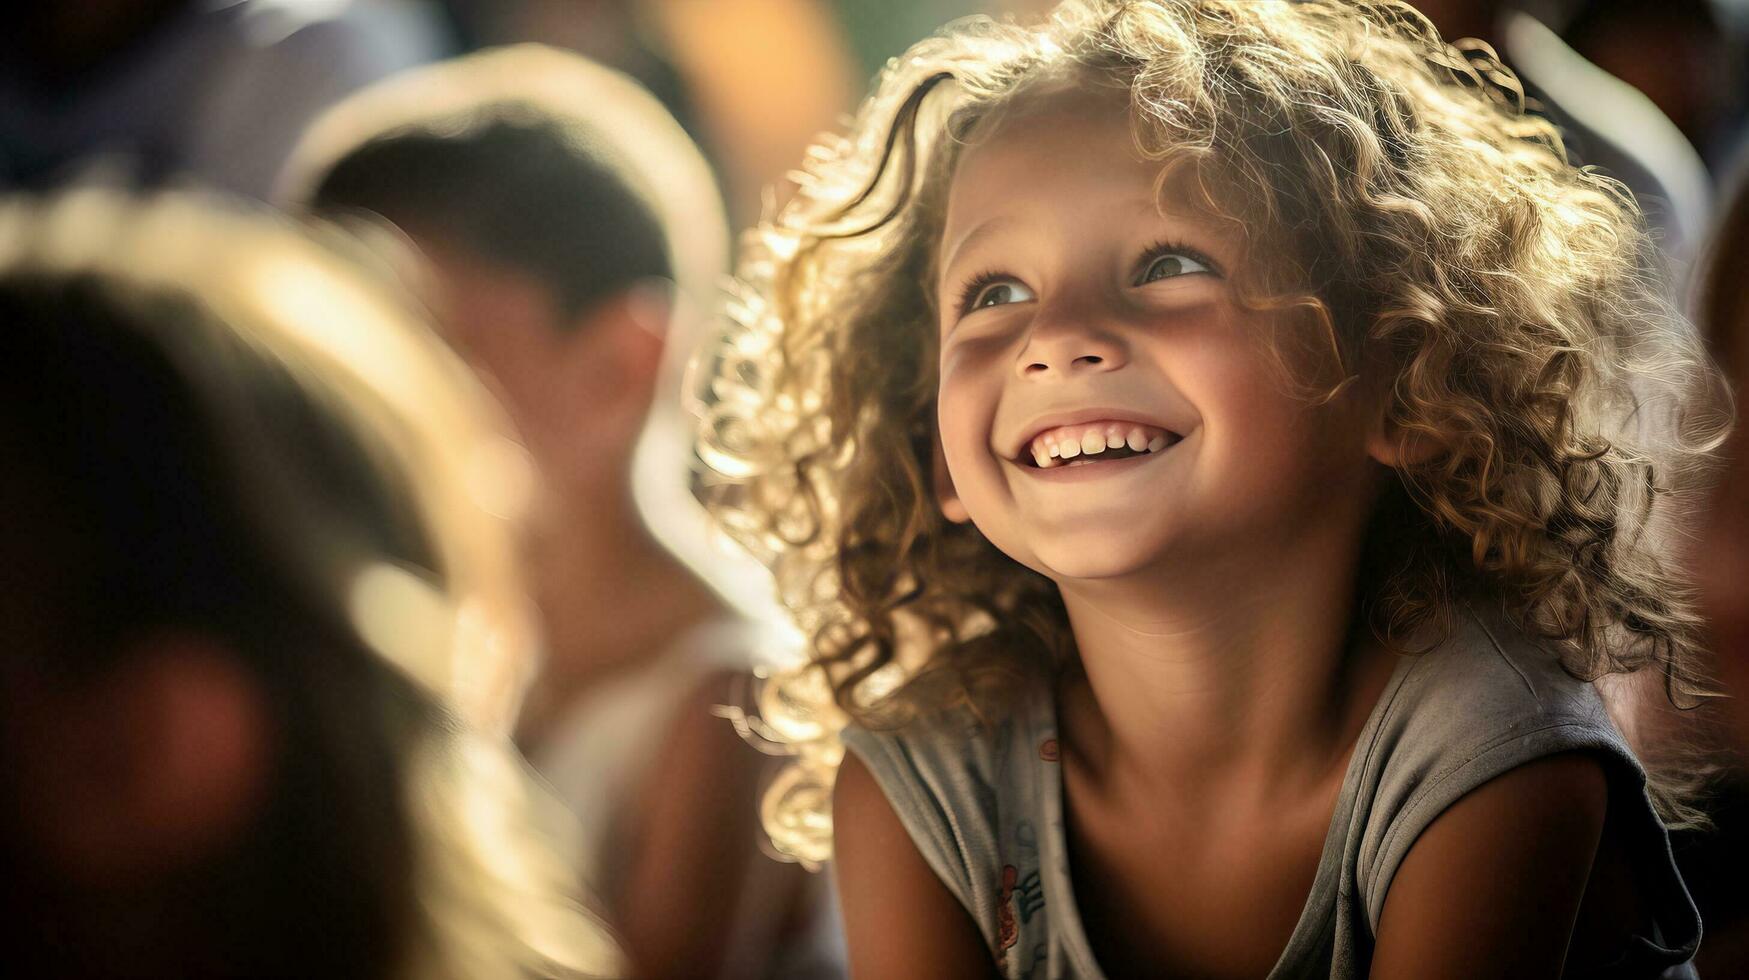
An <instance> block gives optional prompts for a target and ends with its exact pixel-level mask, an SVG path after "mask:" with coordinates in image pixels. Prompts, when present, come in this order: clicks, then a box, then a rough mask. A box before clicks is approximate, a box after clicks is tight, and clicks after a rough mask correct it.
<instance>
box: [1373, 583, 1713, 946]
mask: <svg viewBox="0 0 1749 980" xmlns="http://www.w3.org/2000/svg"><path fill="white" fill-rule="evenodd" d="M1355 751H1356V753H1357V755H1358V756H1359V758H1357V760H1356V765H1355V766H1353V767H1352V768H1351V772H1350V780H1351V781H1354V782H1355V783H1356V785H1355V787H1354V790H1355V792H1354V797H1353V799H1354V805H1355V806H1356V807H1357V808H1360V810H1361V812H1360V813H1357V814H1356V816H1357V817H1358V818H1359V819H1358V820H1357V821H1356V826H1358V827H1360V828H1361V830H1360V835H1359V836H1360V839H1359V840H1358V841H1356V842H1354V843H1356V844H1358V847H1357V848H1356V854H1355V863H1354V867H1353V869H1352V871H1353V875H1354V878H1355V881H1356V884H1357V885H1358V893H1359V894H1358V898H1359V899H1360V901H1361V902H1362V903H1363V905H1364V907H1363V908H1362V909H1361V910H1360V911H1362V912H1363V914H1364V915H1365V916H1366V919H1367V922H1368V923H1369V925H1370V927H1371V928H1372V929H1373V930H1375V931H1376V929H1377V928H1378V923H1379V917H1380V915H1381V913H1382V912H1383V907H1384V900H1385V895H1386V892H1387V891H1388V889H1389V886H1390V883H1391V880H1392V878H1393V877H1394V876H1395V874H1396V871H1397V869H1398V867H1399V866H1400V865H1401V863H1402V861H1403V859H1404V858H1405V857H1406V856H1407V855H1408V853H1409V850H1410V848H1411V847H1412V846H1413V845H1414V844H1415V842H1416V840H1417V839H1418V838H1419V837H1420V835H1421V832H1422V831H1424V830H1426V829H1427V827H1428V826H1429V825H1431V824H1432V822H1433V821H1434V820H1435V819H1436V818H1438V817H1439V816H1440V815H1441V814H1442V813H1444V812H1445V811H1446V810H1447V809H1449V808H1450V807H1451V806H1452V805H1453V804H1455V803H1456V802H1457V801H1458V800H1460V799H1462V798H1463V797H1464V796H1466V795H1468V794H1469V793H1471V792H1472V791H1474V790H1476V789H1478V788H1479V787H1481V786H1482V785H1483V784H1485V783H1487V782H1489V781H1490V780H1492V779H1494V778H1496V777H1498V776H1501V775H1503V774H1505V773H1507V772H1509V771H1511V770H1514V769H1517V768H1519V767H1521V766H1524V765H1527V764H1529V763H1532V762H1535V761H1537V760H1540V759H1547V758H1549V757H1551V756H1556V755H1560V754H1563V753H1570V752H1583V753H1586V754H1588V755H1590V756H1591V757H1593V758H1595V759H1597V760H1598V761H1599V762H1600V763H1601V764H1602V765H1603V767H1604V769H1605V772H1606V773H1607V776H1608V780H1609V785H1610V799H1611V802H1610V819H1611V820H1613V821H1616V822H1617V825H1618V826H1619V827H1620V828H1621V829H1622V832H1623V834H1624V835H1625V838H1626V840H1627V841H1628V846H1629V847H1630V849H1631V850H1633V851H1634V852H1635V853H1634V858H1633V860H1634V863H1635V864H1636V866H1637V872H1638V873H1639V874H1640V875H1641V876H1642V880H1643V881H1645V882H1647V883H1648V885H1649V886H1651V887H1653V889H1654V890H1655V891H1657V892H1658V893H1659V894H1658V895H1656V896H1655V900H1654V903H1653V904H1654V905H1655V906H1657V907H1658V910H1659V913H1660V919H1661V922H1660V924H1661V925H1662V926H1664V927H1665V930H1666V938H1668V939H1675V940H1677V945H1681V944H1682V943H1683V942H1685V941H1686V940H1687V938H1688V936H1687V933H1688V932H1689V931H1690V930H1689V922H1690V920H1691V919H1692V916H1693V905H1692V903H1691V902H1690V901H1689V900H1688V896H1687V893H1686V891H1684V890H1683V889H1682V885H1681V883H1680V880H1679V879H1678V878H1677V877H1676V875H1675V869H1674V866H1673V865H1672V864H1671V862H1670V860H1669V844H1668V836H1667V835H1666V833H1665V831H1664V828H1663V826H1662V824H1661V823H1660V822H1659V821H1658V819H1657V817H1656V815H1655V813H1654V811H1653V809H1652V806H1651V802H1650V799H1649V798H1648V796H1647V793H1646V788H1645V773H1644V770H1643V769H1642V768H1641V766H1640V764H1639V762H1638V760H1637V759H1635V757H1634V755H1633V752H1632V750H1631V749H1630V748H1629V746H1628V744H1627V742H1626V740H1625V739H1624V738H1623V737H1622V735H1621V733H1620V731H1619V730H1618V729H1617V728H1616V727H1615V725H1614V723H1613V722H1612V721H1611V720H1610V717H1609V712H1608V709H1607V707H1606V706H1605V703H1604V700H1603V697H1602V695H1601V693H1600V692H1599V691H1598V689H1597V687H1596V685H1595V684H1593V683H1591V682H1589V681H1585V680H1582V679H1580V678H1577V677H1574V676H1573V675H1571V674H1569V673H1568V672H1567V671H1566V669H1565V668H1564V667H1563V666H1562V664H1561V662H1560V658H1559V656H1558V655H1557V654H1556V653H1555V652H1554V651H1553V650H1551V649H1549V648H1548V647H1547V646H1546V645H1544V644H1541V643H1539V642H1537V641H1536V640H1535V639H1534V638H1532V637H1530V636H1528V635H1527V634H1526V633H1525V632H1524V631H1523V630H1521V629H1519V628H1517V627H1515V626H1513V625H1512V624H1511V622H1510V621H1509V620H1508V619H1507V617H1505V616H1503V615H1500V614H1498V613H1496V612H1494V611H1492V610H1491V609H1489V608H1487V607H1483V606H1477V607H1472V608H1468V609H1465V610H1463V611H1462V612H1460V613H1459V616H1458V620H1457V622H1456V623H1455V624H1454V628H1453V629H1452V631H1451V633H1450V635H1449V636H1448V637H1447V638H1446V639H1445V640H1444V641H1443V642H1442V643H1440V644H1439V645H1438V646H1436V647H1434V648H1433V649H1431V650H1428V651H1427V652H1425V653H1421V654H1415V655H1412V656H1411V657H1410V659H1409V661H1408V662H1407V663H1405V664H1404V665H1402V666H1401V667H1399V669H1398V670H1397V671H1396V674H1395V675H1394V677H1393V679H1392V682H1391V684H1390V686H1389V687H1388V688H1387V689H1386V692H1385V694H1384V696H1383V698H1382V699H1381V701H1380V703H1379V705H1378V707H1377V709H1376V710H1375V714H1374V719H1373V723H1372V724H1371V725H1369V726H1368V731H1367V733H1366V734H1365V735H1363V740H1362V744H1360V745H1357V746H1356V749H1355ZM1693 931H1694V933H1695V937H1694V938H1695V939H1696V940H1698V924H1696V925H1695V928H1694V930H1693Z"/></svg>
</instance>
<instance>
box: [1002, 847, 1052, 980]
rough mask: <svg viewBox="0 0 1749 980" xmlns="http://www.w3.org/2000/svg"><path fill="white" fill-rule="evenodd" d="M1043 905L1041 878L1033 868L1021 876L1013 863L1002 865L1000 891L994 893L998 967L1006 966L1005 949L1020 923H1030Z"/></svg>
mask: <svg viewBox="0 0 1749 980" xmlns="http://www.w3.org/2000/svg"><path fill="white" fill-rule="evenodd" d="M1044 905H1045V889H1044V880H1043V879H1042V878H1041V877H1040V876H1039V873H1038V871H1037V869H1034V870H1033V871H1031V872H1028V873H1027V874H1026V875H1025V876H1022V875H1021V873H1020V869H1019V868H1016V867H1015V866H1014V865H1012V864H1005V865H1003V866H1002V891H1001V893H1000V894H999V895H998V896H997V906H996V966H997V968H998V969H1000V970H1003V971H1006V970H1007V969H1008V950H1009V949H1010V948H1012V947H1013V946H1014V944H1015V943H1016V942H1017V941H1018V940H1019V939H1020V927H1021V926H1022V925H1026V924H1028V923H1030V922H1031V921H1032V917H1033V916H1035V915H1037V914H1038V912H1039V910H1040V909H1042V908H1044ZM1035 952H1036V951H1035Z"/></svg>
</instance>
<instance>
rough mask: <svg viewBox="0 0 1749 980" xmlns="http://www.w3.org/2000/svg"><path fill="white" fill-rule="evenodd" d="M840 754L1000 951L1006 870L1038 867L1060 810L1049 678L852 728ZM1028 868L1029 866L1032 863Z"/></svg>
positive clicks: (848, 729) (844, 733)
mask: <svg viewBox="0 0 1749 980" xmlns="http://www.w3.org/2000/svg"><path fill="white" fill-rule="evenodd" d="M842 737H843V741H844V745H845V749H846V750H847V751H848V752H851V753H854V754H855V755H856V757H857V758H858V759H859V760H861V761H862V763H863V765H864V767H865V768H867V770H868V772H869V774H870V775H871V776H873V777H874V780H875V782H876V784H878V785H879V787H880V789H881V792H882V794H883V795H884V796H885V797H886V798H887V802H888V803H890V804H891V805H892V808H893V812H894V814H895V815H896V816H898V818H899V821H900V823H902V824H903V825H904V826H905V830H906V832H907V833H908V834H909V835H910V837H911V840H912V842H913V843H914V844H915V845H916V846H917V849H918V851H919V852H920V853H921V854H922V856H923V858H924V860H925V861H926V862H927V863H928V864H929V866H930V868H931V869H932V870H933V871H934V872H935V874H936V876H937V877H938V878H940V879H941V880H942V882H943V883H945V884H946V885H947V887H948V889H949V890H950V891H951V892H953V894H954V897H955V898H957V899H958V900H959V902H960V904H961V905H962V906H963V907H964V908H965V909H966V910H967V911H968V912H969V913H970V914H971V915H972V917H973V919H974V921H976V922H977V923H978V925H979V927H980V928H981V929H983V930H984V932H985V937H984V938H985V940H986V942H988V943H990V944H991V948H992V949H996V948H998V946H999V944H1000V941H1001V937H1000V936H998V935H997V932H996V931H992V930H995V929H996V928H997V925H996V924H999V923H1001V922H1002V921H1003V920H1002V918H1001V915H1000V910H1001V908H1002V907H1003V906H1004V905H1005V904H1006V903H1008V902H1009V900H1010V896H1009V894H1008V893H1007V892H1006V891H1004V888H1005V887H1013V883H1012V882H1010V883H1009V884H1008V885H1007V886H1005V885H1004V877H1003V872H1004V869H1007V870H1013V869H1015V868H1020V867H1023V866H1024V867H1027V868H1030V869H1031V870H1032V871H1034V872H1036V871H1037V870H1038V868H1039V850H1040V848H1041V847H1042V846H1044V845H1045V843H1046V842H1044V841H1043V840H1042V838H1041V835H1042V834H1043V832H1044V828H1045V827H1046V826H1047V825H1048V824H1049V823H1050V822H1051V820H1052V816H1051V815H1052V814H1053V813H1054V812H1055V811H1056V809H1057V808H1058V807H1059V806H1060V803H1059V801H1060V793H1061V789H1060V785H1059V784H1058V783H1057V781H1056V777H1055V774H1054V773H1053V772H1052V771H1051V769H1052V767H1054V764H1055V763H1056V761H1057V743H1056V723H1055V716H1054V711H1053V710H1052V700H1051V688H1050V685H1049V683H1048V682H1047V681H1045V680H1043V679H1039V680H1038V681H1037V682H1036V683H1028V684H1026V685H1024V686H1017V687H1015V688H1013V689H1011V690H1010V691H1008V692H1007V693H1006V695H1005V696H1004V697H1003V698H1002V699H1001V700H1000V701H998V702H994V703H984V704H980V705H977V706H972V705H969V704H963V703H962V704H956V705H950V706H947V707H936V708H933V709H919V710H917V711H915V712H908V713H907V714H906V715H905V716H904V718H903V723H902V724H881V725H875V724H866V725H857V724H853V725H851V726H849V727H847V728H846V729H845V730H844V732H843V735H842ZM1029 862H1030V863H1029Z"/></svg>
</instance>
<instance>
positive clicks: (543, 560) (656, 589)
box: [522, 492, 728, 737]
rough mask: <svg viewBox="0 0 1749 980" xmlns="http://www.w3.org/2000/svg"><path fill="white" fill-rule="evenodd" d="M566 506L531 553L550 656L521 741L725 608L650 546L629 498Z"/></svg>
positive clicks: (651, 539)
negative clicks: (590, 691)
mask: <svg viewBox="0 0 1749 980" xmlns="http://www.w3.org/2000/svg"><path fill="white" fill-rule="evenodd" d="M570 503H572V504H574V506H571V507H569V509H568V510H567V511H565V512H561V513H560V514H558V515H556V517H555V519H553V520H551V521H550V522H549V523H548V524H547V526H546V528H545V530H544V533H542V534H540V535H539V536H538V540H537V542H536V543H535V546H534V547H535V554H534V556H533V559H534V560H533V561H532V562H531V564H532V565H533V571H534V574H535V578H536V580H537V581H536V582H535V587H536V589H537V590H538V593H539V598H540V605H541V607H542V618H543V620H544V624H545V627H546V632H547V648H548V649H547V659H546V663H545V664H544V665H543V668H542V676H541V679H540V681H539V682H538V684H537V686H536V689H535V690H534V691H531V692H530V696H529V699H528V703H527V705H526V706H525V708H524V712H523V723H522V730H523V733H524V737H537V736H538V734H539V733H541V732H542V731H544V729H545V727H546V725H547V724H549V723H551V722H552V721H553V720H555V719H554V718H552V717H548V716H549V715H552V714H554V713H556V712H560V711H562V710H563V709H564V707H565V706H566V705H567V704H568V703H569V702H570V701H571V700H572V699H573V698H575V697H576V696H577V695H578V694H579V693H580V692H582V691H583V690H585V689H587V688H589V687H591V686H593V685H594V684H596V683H598V682H600V681H601V680H603V679H605V678H606V677H608V676H610V675H614V674H617V673H620V672H621V671H624V670H626V669H628V668H630V667H633V666H636V665H638V664H641V663H648V662H650V659H651V658H652V657H654V656H657V655H659V654H660V653H661V652H662V651H664V650H666V649H667V648H668V647H669V646H670V645H671V644H673V642H674V641H675V640H677V639H679V638H680V636H681V635H682V634H684V633H685V632H686V631H687V630H689V629H692V628H693V627H695V626H697V625H699V624H701V623H703V622H705V621H707V620H709V619H711V618H712V617H714V616H718V615H721V614H722V613H723V612H725V611H726V609H727V608H728V607H727V606H726V605H725V604H724V603H723V601H722V600H721V599H720V598H719V597H718V596H717V594H716V593H715V592H713V591H712V590H711V588H710V587H709V586H708V585H706V584H705V583H704V582H703V581H702V580H701V579H700V578H699V577H698V576H697V575H696V574H694V573H693V571H692V570H691V569H690V568H688V567H687V566H686V564H685V563H684V562H682V561H681V560H680V559H678V558H676V557H675V556H674V555H673V553H671V552H670V551H668V549H667V548H665V547H663V545H662V543H661V542H660V541H658V540H657V539H656V536H655V535H654V534H653V533H652V532H651V531H650V529H649V527H648V526H647V525H646V524H645V523H644V521H643V518H642V516H641V515H640V514H639V513H638V509H637V506H636V504H635V503H634V501H633V499H632V497H631V494H630V493H629V492H628V493H626V494H625V495H624V496H623V497H615V496H597V497H594V498H592V499H590V500H588V501H587V502H586V503H576V502H574V501H573V502H570Z"/></svg>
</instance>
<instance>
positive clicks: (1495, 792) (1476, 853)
mask: <svg viewBox="0 0 1749 980" xmlns="http://www.w3.org/2000/svg"><path fill="white" fill-rule="evenodd" d="M1608 805H1609V800H1608V782H1607V779H1606V777H1605V775H1604V770H1603V765H1602V763H1600V762H1599V761H1598V760H1596V759H1594V758H1592V757H1590V756H1587V755H1581V754H1576V753H1569V754H1566V755H1557V756H1552V757H1550V758H1546V759H1539V760H1537V761H1535V762H1532V763H1529V764H1527V765H1524V766H1520V767H1519V768H1517V769H1514V770H1512V771H1510V772H1508V773H1506V774H1504V775H1502V776H1499V777H1497V778H1495V779H1494V780H1492V781H1490V782H1488V783H1485V784H1483V785H1482V786H1481V787H1479V788H1478V789H1476V790H1475V791H1473V792H1471V793H1470V794H1469V795H1468V796H1465V797H1463V798H1462V799H1460V800H1458V801H1457V802H1456V803H1455V804H1453V805H1452V806H1451V808H1450V809H1448V810H1446V812H1445V813H1443V814H1441V815H1440V816H1439V817H1438V818H1437V819H1435V820H1434V821H1433V823H1432V824H1431V825H1429V826H1428V828H1427V829H1426V830H1425V831H1424V832H1422V834H1421V837H1420V838H1419V839H1418V840H1417V841H1416V842H1415V844H1414V846H1413V847H1411V848H1410V849H1409V853H1408V855H1407V856H1405V857H1404V858H1403V863H1402V864H1401V866H1399V867H1398V869H1397V873H1396V876H1395V877H1394V878H1393V879H1392V880H1391V884H1390V890H1389V891H1388V892H1387V894H1386V898H1385V907H1384V910H1383V911H1382V912H1381V913H1380V916H1379V934H1378V945H1377V948H1376V949H1375V950H1374V953H1373V961H1372V976H1374V977H1378V978H1396V977H1415V978H1428V980H1437V978H1444V977H1451V978H1460V977H1501V978H1517V977H1523V978H1538V980H1547V978H1553V977H1559V976H1560V975H1561V971H1562V967H1563V964H1564V963H1565V961H1566V959H1567V946H1568V942H1569V940H1570V939H1571V938H1572V935H1573V925H1574V922H1575V920H1576V918H1577V916H1578V913H1579V906H1580V901H1581V899H1582V898H1584V897H1585V886H1586V882H1587V881H1589V880H1590V877H1591V869H1592V865H1593V863H1594V862H1595V861H1596V859H1597V852H1598V843H1599V841H1600V840H1601V839H1602V835H1603V822H1604V815H1605V813H1606V812H1607V810H1608Z"/></svg>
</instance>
